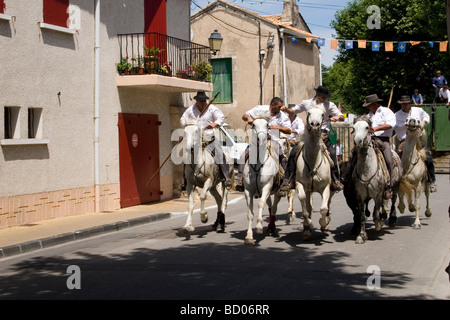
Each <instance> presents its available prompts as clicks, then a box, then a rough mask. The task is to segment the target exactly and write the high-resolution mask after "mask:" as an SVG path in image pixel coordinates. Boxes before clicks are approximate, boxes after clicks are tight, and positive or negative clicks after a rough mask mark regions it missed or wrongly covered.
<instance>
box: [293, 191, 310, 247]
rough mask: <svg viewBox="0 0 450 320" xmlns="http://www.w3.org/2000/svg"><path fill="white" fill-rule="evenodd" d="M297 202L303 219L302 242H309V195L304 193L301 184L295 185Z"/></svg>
mask: <svg viewBox="0 0 450 320" xmlns="http://www.w3.org/2000/svg"><path fill="white" fill-rule="evenodd" d="M297 191H298V200H300V203H301V205H302V217H303V240H305V241H307V240H311V238H312V235H311V229H312V228H313V224H312V221H311V198H310V197H311V193H309V192H308V193H306V192H305V188H304V187H303V185H302V184H301V183H297Z"/></svg>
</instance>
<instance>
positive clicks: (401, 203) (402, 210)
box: [397, 189, 406, 214]
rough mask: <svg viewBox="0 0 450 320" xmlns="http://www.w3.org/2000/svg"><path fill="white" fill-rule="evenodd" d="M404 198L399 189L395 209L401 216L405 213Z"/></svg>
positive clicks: (402, 192) (403, 193)
mask: <svg viewBox="0 0 450 320" xmlns="http://www.w3.org/2000/svg"><path fill="white" fill-rule="evenodd" d="M404 197H405V192H404V191H402V189H400V190H399V191H398V206H397V208H398V210H399V211H400V213H401V214H403V213H405V208H406V205H405V200H404Z"/></svg>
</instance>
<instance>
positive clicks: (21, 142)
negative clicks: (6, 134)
mask: <svg viewBox="0 0 450 320" xmlns="http://www.w3.org/2000/svg"><path fill="white" fill-rule="evenodd" d="M49 143H50V140H49V139H1V140H0V145H2V146H26V145H39V144H49Z"/></svg>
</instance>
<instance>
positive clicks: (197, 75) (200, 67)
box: [192, 61, 213, 81]
mask: <svg viewBox="0 0 450 320" xmlns="http://www.w3.org/2000/svg"><path fill="white" fill-rule="evenodd" d="M192 69H193V70H194V74H193V77H194V79H197V80H207V81H211V77H212V72H213V67H212V65H211V64H210V63H209V62H206V61H200V62H195V63H193V64H192Z"/></svg>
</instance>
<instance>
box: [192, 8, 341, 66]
mask: <svg viewBox="0 0 450 320" xmlns="http://www.w3.org/2000/svg"><path fill="white" fill-rule="evenodd" d="M227 1H228V2H230V3H233V4H235V5H237V6H240V7H242V8H245V9H248V10H251V11H254V12H256V13H258V14H260V15H269V14H281V12H282V11H283V0H227ZM210 2H213V0H191V14H192V13H195V12H197V11H199V10H200V8H199V6H200V7H201V8H203V7H205V6H206V5H208V3H210ZM348 2H349V0H306V1H304V0H301V1H297V5H298V7H299V11H300V13H301V15H302V16H303V19H305V21H306V23H307V24H308V26H309V28H310V29H311V32H312V33H313V34H315V35H316V36H319V37H320V38H325V39H326V44H325V46H324V47H322V48H321V53H322V64H324V65H326V66H328V67H329V66H331V65H332V64H333V62H334V58H335V56H336V54H337V52H338V51H337V50H334V49H330V40H329V39H331V38H335V34H336V32H335V30H334V29H332V28H331V27H330V23H331V21H332V20H334V15H335V13H336V11H337V10H342V9H344V8H345V7H346V5H347V3H348ZM219 32H220V31H219Z"/></svg>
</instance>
